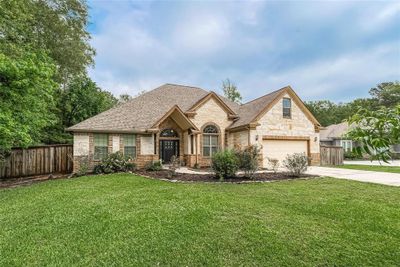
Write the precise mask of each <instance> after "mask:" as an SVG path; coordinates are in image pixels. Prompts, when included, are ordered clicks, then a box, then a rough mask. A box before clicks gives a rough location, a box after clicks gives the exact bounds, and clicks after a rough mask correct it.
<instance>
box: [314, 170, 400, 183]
mask: <svg viewBox="0 0 400 267" xmlns="http://www.w3.org/2000/svg"><path fill="white" fill-rule="evenodd" d="M307 173H309V174H315V175H321V176H330V177H335V178H340V179H348V180H355V181H360V182H368V183H375V184H384V185H392V186H400V174H399V173H389V172H372V171H360V170H349V169H339V168H328V167H317V166H311V167H309V168H308V170H307Z"/></svg>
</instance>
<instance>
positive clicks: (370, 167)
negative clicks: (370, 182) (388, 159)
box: [335, 164, 400, 173]
mask: <svg viewBox="0 0 400 267" xmlns="http://www.w3.org/2000/svg"><path fill="white" fill-rule="evenodd" d="M335 168H342V169H352V170H362V171H374V172H392V173H400V167H391V166H373V165H357V164H346V165H338V166H335Z"/></svg>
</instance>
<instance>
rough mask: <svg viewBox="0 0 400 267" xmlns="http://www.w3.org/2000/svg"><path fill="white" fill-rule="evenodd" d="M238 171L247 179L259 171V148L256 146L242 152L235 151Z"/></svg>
mask: <svg viewBox="0 0 400 267" xmlns="http://www.w3.org/2000/svg"><path fill="white" fill-rule="evenodd" d="M235 153H236V157H237V159H238V165H239V169H240V170H242V171H243V172H244V175H245V176H246V177H248V178H252V177H253V175H254V173H255V172H256V171H257V170H258V169H259V157H260V148H259V147H258V146H248V147H246V148H245V149H243V150H236V151H235Z"/></svg>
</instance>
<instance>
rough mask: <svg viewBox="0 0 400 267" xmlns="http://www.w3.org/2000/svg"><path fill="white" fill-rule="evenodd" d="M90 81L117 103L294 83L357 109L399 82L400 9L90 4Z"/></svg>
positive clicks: (251, 94) (259, 90)
mask: <svg viewBox="0 0 400 267" xmlns="http://www.w3.org/2000/svg"><path fill="white" fill-rule="evenodd" d="M89 6H90V20H91V25H90V27H89V30H90V32H91V33H92V36H93V39H92V41H91V42H92V45H93V46H94V47H95V48H96V50H97V56H96V66H95V68H94V69H91V70H90V71H89V73H90V75H91V77H92V78H93V79H94V80H95V81H96V82H97V83H98V84H99V85H100V86H101V87H102V88H104V89H107V90H109V91H111V92H113V93H114V94H115V95H119V94H121V93H129V94H131V95H135V94H137V93H138V92H139V91H141V90H151V89H153V88H155V87H157V86H159V85H161V84H164V83H178V84H185V85H193V86H199V87H202V88H205V89H209V90H214V91H217V92H220V90H221V89H220V87H221V81H222V80H223V79H226V78H230V79H231V80H232V81H234V82H235V83H236V84H237V86H238V88H239V89H240V91H241V93H242V95H243V98H244V100H245V101H247V100H251V99H253V98H255V97H258V96H261V95H263V94H266V93H267V92H270V91H272V90H275V89H279V88H281V87H283V86H286V85H291V86H292V87H293V88H294V89H295V90H296V91H297V92H298V94H299V95H300V96H301V97H302V98H303V99H304V100H317V99H329V100H332V101H336V102H338V101H344V102H346V101H350V100H352V99H353V98H356V97H365V96H367V95H368V90H369V88H371V87H373V86H375V85H376V84H377V83H380V82H383V81H394V80H400V2H399V1H396V2H395V1H385V2H383V1H379V2H374V1H352V2H350V1H347V2H344V1H337V2H334V1H324V2H322V1H321V2H318V1H305V2H298V1H285V2H281V1H269V2H263V1H219V2H212V1H158V2H157V1H155V2H150V1H143V2H141V1H95V0H93V1H89Z"/></svg>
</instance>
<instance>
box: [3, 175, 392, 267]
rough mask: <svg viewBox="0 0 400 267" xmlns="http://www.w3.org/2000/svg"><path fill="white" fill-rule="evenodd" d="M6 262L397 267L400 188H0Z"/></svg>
mask: <svg viewBox="0 0 400 267" xmlns="http://www.w3.org/2000/svg"><path fill="white" fill-rule="evenodd" d="M0 203H1V205H0V266H16V265H19V266H22V265H37V266H43V265H53V266H56V265H64V266H71V265H80V266H94V265H96V266H98V265H103V266H124V265H139V266H141V265H150V266H155V265H161V266H163V265H164V266H165V265H170V266H200V265H209V266H232V265H235V266H238V265H253V266H283V265H284V266H288V265H291V266H333V265H335V266H361V265H363V266H365V265H370V266H394V265H397V264H398V263H399V262H400V250H399V244H400V190H399V188H396V187H390V186H383V185H375V184H368V183H359V182H354V181H346V180H339V179H332V178H318V179H312V180H297V181H284V182H274V183H263V184H260V183H257V184H196V183H189V184H183V183H169V182H163V181H158V180H151V179H145V178H142V177H137V176H133V175H129V174H118V175H104V176H90V177H81V178H76V179H66V180H55V181H50V182H45V183H40V184H35V185H32V186H29V187H20V188H14V189H5V190H0Z"/></svg>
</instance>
